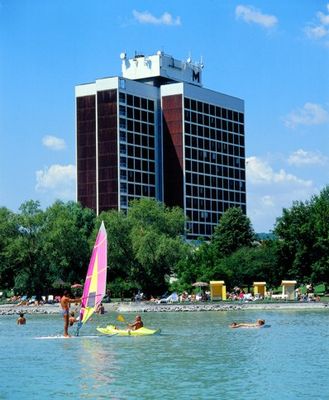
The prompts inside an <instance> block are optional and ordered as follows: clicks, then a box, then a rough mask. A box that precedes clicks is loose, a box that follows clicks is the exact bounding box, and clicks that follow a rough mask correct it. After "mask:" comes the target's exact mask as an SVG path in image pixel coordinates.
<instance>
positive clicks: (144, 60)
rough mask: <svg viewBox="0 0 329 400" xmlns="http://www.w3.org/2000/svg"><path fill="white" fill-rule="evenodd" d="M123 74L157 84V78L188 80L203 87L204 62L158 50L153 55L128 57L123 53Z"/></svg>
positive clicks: (168, 80)
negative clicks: (181, 57) (173, 55)
mask: <svg viewBox="0 0 329 400" xmlns="http://www.w3.org/2000/svg"><path fill="white" fill-rule="evenodd" d="M120 58H121V60H122V76H123V77H124V78H127V79H132V80H143V81H145V82H149V83H152V84H155V85H156V80H157V79H158V80H159V79H160V80H161V81H162V82H163V81H167V82H176V81H177V82H187V83H190V84H192V85H197V86H200V87H202V69H203V64H202V62H200V63H193V62H192V60H191V58H190V57H189V58H188V59H187V60H186V61H180V60H176V59H174V58H173V57H172V56H169V55H167V54H164V53H163V52H162V51H158V52H157V54H155V55H153V56H144V55H142V54H136V55H135V57H133V58H130V59H128V58H127V55H126V53H121V54H120Z"/></svg>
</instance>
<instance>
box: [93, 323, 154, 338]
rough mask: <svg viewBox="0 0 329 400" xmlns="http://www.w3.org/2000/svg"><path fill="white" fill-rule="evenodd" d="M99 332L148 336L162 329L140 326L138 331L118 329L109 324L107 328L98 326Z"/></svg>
mask: <svg viewBox="0 0 329 400" xmlns="http://www.w3.org/2000/svg"><path fill="white" fill-rule="evenodd" d="M97 330H98V332H100V333H103V334H104V335H118V336H147V335H155V334H157V333H160V332H161V329H148V328H144V327H143V328H139V329H137V330H136V331H133V330H130V329H118V328H116V327H115V326H114V325H107V327H106V328H99V327H98V328H97Z"/></svg>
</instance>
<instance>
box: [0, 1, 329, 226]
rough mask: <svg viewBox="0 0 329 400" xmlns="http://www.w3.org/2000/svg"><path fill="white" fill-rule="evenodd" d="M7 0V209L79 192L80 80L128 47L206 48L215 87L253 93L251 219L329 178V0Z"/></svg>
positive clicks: (3, 138)
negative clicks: (76, 107) (77, 116)
mask: <svg viewBox="0 0 329 400" xmlns="http://www.w3.org/2000/svg"><path fill="white" fill-rule="evenodd" d="M200 4H201V3H199V2H188V1H174V0H166V1H161V0H158V1H151V0H150V1H129V0H126V1H122V2H118V1H110V0H70V1H62V0H33V1H28V0H0V206H5V207H7V208H9V209H11V210H12V211H17V210H18V208H19V206H20V205H21V204H22V203H23V202H24V201H26V200H30V199H33V200H39V201H40V202H41V206H42V207H43V208H46V207H47V206H49V205H51V204H52V203H53V202H54V201H55V199H61V200H64V201H67V200H74V199H75V185H76V182H75V164H76V161H75V115H74V87H75V86H76V85H77V84H80V83H85V82H91V81H94V80H95V79H96V78H102V77H106V76H115V75H121V61H120V58H119V55H120V53H121V52H122V51H125V52H126V53H127V55H128V56H133V55H134V53H135V51H137V52H143V53H144V54H147V55H152V54H155V53H156V51H157V50H163V51H164V52H165V53H167V54H170V55H172V56H174V57H175V58H178V59H182V60H184V59H186V58H187V57H189V56H191V57H192V59H193V60H194V61H199V60H200V59H201V57H202V59H203V62H204V64H205V68H204V70H203V84H204V87H207V88H210V89H213V90H216V91H218V92H222V93H226V94H230V95H233V96H236V97H239V98H242V99H244V101H245V112H246V155H247V201H248V216H249V218H250V219H251V222H252V224H253V227H254V229H255V230H256V231H257V232H268V231H270V230H271V229H273V227H274V224H275V219H276V217H279V216H280V215H281V214H282V208H283V207H291V205H292V202H293V201H294V200H300V201H305V200H308V199H310V198H311V196H312V195H314V194H318V193H319V191H320V190H321V189H323V188H324V186H325V185H327V184H328V183H329V180H328V167H329V77H328V71H329V2H328V1H320V0H290V1H286V0H268V1H261V0H248V1H246V2H244V1H235V0H226V1H224V0H218V1H216V0H203V1H202V6H200Z"/></svg>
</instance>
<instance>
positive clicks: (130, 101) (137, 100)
mask: <svg viewBox="0 0 329 400" xmlns="http://www.w3.org/2000/svg"><path fill="white" fill-rule="evenodd" d="M119 102H120V103H122V104H127V105H128V106H133V107H135V108H136V107H137V108H141V109H143V110H148V111H154V100H150V99H146V98H144V97H138V96H133V95H131V94H126V93H123V92H119Z"/></svg>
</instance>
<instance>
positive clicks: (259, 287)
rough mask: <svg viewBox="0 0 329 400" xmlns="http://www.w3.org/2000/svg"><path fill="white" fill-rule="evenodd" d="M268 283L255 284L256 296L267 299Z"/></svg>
mask: <svg viewBox="0 0 329 400" xmlns="http://www.w3.org/2000/svg"><path fill="white" fill-rule="evenodd" d="M265 294H266V282H254V296H255V297H262V298H263V299H264V298H265Z"/></svg>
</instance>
